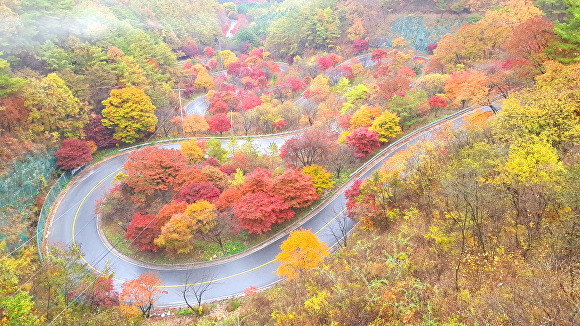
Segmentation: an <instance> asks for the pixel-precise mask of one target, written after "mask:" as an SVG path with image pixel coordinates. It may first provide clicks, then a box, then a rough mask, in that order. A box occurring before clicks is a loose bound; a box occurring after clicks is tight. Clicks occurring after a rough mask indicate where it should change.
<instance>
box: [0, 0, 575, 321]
mask: <svg viewBox="0 0 580 326" xmlns="http://www.w3.org/2000/svg"><path fill="white" fill-rule="evenodd" d="M195 99H197V100H196V102H197V104H195V105H191V106H188V105H187V104H188V103H190V102H192V101H193V100H195ZM470 106H474V107H477V106H489V107H490V109H491V110H489V109H488V110H482V111H475V113H473V114H471V115H469V116H468V117H467V118H466V121H467V122H468V124H467V125H466V126H465V127H464V128H462V129H460V130H454V129H452V128H451V126H449V127H443V128H441V129H440V130H439V132H438V133H437V134H434V135H433V136H432V137H431V138H430V140H429V141H425V142H421V143H420V144H417V145H413V146H409V147H408V148H407V149H406V150H404V151H403V152H401V153H398V154H397V155H395V156H394V157H392V158H390V159H389V160H388V162H387V163H385V164H384V166H383V167H382V168H380V169H379V171H377V172H375V173H374V174H373V176H372V177H371V178H369V179H366V180H357V181H356V182H355V183H354V185H353V186H352V187H351V188H350V189H349V190H348V191H347V193H346V196H347V199H348V202H347V207H346V211H347V212H348V214H347V215H348V218H350V219H352V220H354V221H356V222H358V225H357V227H356V228H355V229H354V231H353V232H352V234H351V236H350V237H349V238H348V239H347V240H346V241H344V242H342V243H341V244H342V245H341V246H339V247H338V248H334V250H333V252H332V253H331V255H330V256H329V257H326V256H327V255H326V252H327V250H326V249H327V248H326V246H325V245H324V244H323V243H320V242H317V239H316V237H315V236H313V235H312V233H308V232H304V233H300V232H298V233H293V236H291V238H290V239H289V240H288V241H287V242H285V245H283V247H282V254H281V255H280V256H279V258H278V261H280V262H282V263H283V266H284V267H283V268H282V269H281V270H279V274H280V275H281V276H284V277H287V279H286V280H284V281H282V282H280V283H279V284H278V285H277V286H275V287H274V288H271V289H268V290H264V291H257V289H255V288H248V289H247V290H246V291H244V296H243V297H241V298H237V299H233V300H230V301H228V302H226V303H221V304H213V305H211V304H204V305H203V306H201V299H199V301H200V302H199V304H200V305H199V307H197V308H196V307H193V308H192V309H186V310H182V311H181V312H180V314H181V315H182V316H181V317H177V316H174V317H171V318H166V319H164V320H163V319H161V318H160V317H158V316H155V318H147V317H150V316H151V315H152V314H153V312H154V309H153V307H154V304H155V300H156V298H158V297H159V296H161V295H163V291H162V290H160V288H158V287H157V286H159V285H162V284H161V283H159V282H160V281H159V280H158V279H157V278H156V277H155V276H154V275H149V274H143V275H141V277H139V278H137V279H135V280H131V281H126V282H124V283H123V285H122V286H117V287H115V286H114V274H113V273H111V271H95V270H93V269H91V268H89V267H88V266H87V265H85V263H84V262H83V261H82V260H81V259H79V258H80V257H81V256H82V250H83V248H78V247H76V246H72V247H71V246H69V245H70V244H50V245H56V246H55V247H53V248H51V250H50V251H49V252H45V257H44V260H42V261H41V260H40V259H39V258H38V257H37V254H36V252H37V250H38V248H36V247H35V245H36V238H37V237H38V238H39V239H40V240H42V235H43V229H42V228H40V229H38V230H37V228H36V226H37V223H38V221H39V220H38V215H39V211H40V209H41V207H42V205H43V203H44V200H45V196H46V194H47V192H48V190H49V189H50V187H51V186H52V185H53V183H54V181H55V180H56V178H57V177H58V176H60V175H61V174H63V173H65V171H68V172H67V173H71V171H75V172H76V171H77V169H79V168H81V167H83V166H90V165H91V164H94V163H96V162H97V161H99V160H102V159H103V158H105V157H107V156H111V155H115V154H117V153H118V149H122V148H126V147H129V146H133V145H137V144H143V143H147V142H151V141H157V140H166V139H173V138H182V137H184V138H188V140H186V141H182V142H181V143H180V149H179V150H176V149H161V148H157V147H144V148H143V149H140V150H136V151H133V152H132V153H131V154H130V155H129V158H128V160H127V162H126V163H125V165H124V166H123V168H124V172H122V173H119V174H118V175H117V176H116V177H115V180H116V181H115V182H116V183H115V186H114V187H113V188H112V189H111V190H110V192H109V194H108V195H107V196H106V197H105V198H103V199H102V200H101V201H99V203H98V207H97V211H98V213H99V214H100V215H101V216H102V223H103V224H102V226H103V228H104V232H105V233H106V236H107V237H108V238H109V241H110V242H111V243H115V246H117V249H118V250H120V251H122V252H123V253H124V254H127V255H130V256H132V257H133V258H136V259H142V260H146V261H150V262H161V263H176V262H177V263H182V262H195V261H200V260H209V259H216V258H222V257H225V256H228V255H232V254H236V253H239V252H240V251H243V250H246V249H248V248H251V247H252V246H254V245H256V244H258V243H260V242H262V241H264V240H265V239H268V238H270V237H272V236H273V235H275V234H276V233H277V232H279V231H280V230H282V229H283V228H285V227H287V226H288V225H290V224H291V223H293V222H294V221H296V220H298V219H300V218H302V217H303V216H306V214H308V212H310V210H312V208H313V207H315V205H317V204H318V203H320V202H321V201H322V200H324V199H325V198H328V197H329V196H331V195H332V194H333V192H334V191H336V190H337V189H338V188H339V187H340V186H341V185H343V184H344V183H346V182H348V180H349V175H350V173H351V172H353V171H355V170H356V169H357V167H359V166H360V165H361V164H363V163H364V162H366V161H367V160H368V159H369V158H371V157H372V156H373V155H374V154H375V153H377V152H378V151H379V150H381V149H383V148H385V147H386V146H388V145H389V144H390V143H391V142H392V141H393V140H395V139H397V138H398V137H400V136H402V135H404V134H406V133H408V132H411V131H413V130H415V129H417V128H419V127H420V126H422V125H425V124H427V123H429V122H432V121H435V120H436V119H438V118H440V117H442V116H445V115H447V114H450V113H453V112H456V111H458V110H461V109H463V108H466V107H470ZM500 108H501V110H500ZM496 113H497V114H496ZM579 120H580V4H579V3H577V1H575V0H537V1H531V0H507V1H501V0H411V1H405V0H284V1H282V0H280V1H263V0H262V1H253V0H248V1H237V2H235V3H234V2H225V1H216V0H211V1H210V0H188V1H172V0H151V1H145V0H6V1H2V0H0V255H1V256H0V260H1V264H0V325H45V324H50V325H114V324H116V325H129V324H132V325H140V324H143V325H166V324H169V325H173V324H175V325H182V324H192V325H197V324H200V325H239V324H244V325H405V324H410V325H423V324H424V325H577V324H579V323H580V308H579V307H580V297H579V296H578V281H579V280H578V272H579V270H578V266H579V264H580V260H579V257H580V256H579V254H580V252H579V250H580V249H579V248H580V247H579V243H578V239H580V237H579V234H578V227H579V225H578V217H579V216H580V198H579V197H578V194H579V193H580V174H579V173H580V166H579V164H580V152H579V150H578V148H579V147H578V145H579V140H580V121H579ZM298 129H305V131H304V132H302V133H300V134H297V135H295V136H294V137H291V138H289V140H287V141H286V142H285V143H284V144H283V145H282V146H281V147H280V148H278V147H277V146H275V145H274V146H270V148H268V149H267V150H259V149H258V147H257V145H256V144H255V143H254V142H253V141H251V140H250V139H249V138H248V139H243V140H235V139H234V138H231V139H230V142H229V144H228V145H227V146H223V145H222V143H221V142H220V141H219V140H217V139H216V137H220V136H222V137H223V136H227V137H230V136H244V137H245V136H248V135H264V134H272V133H278V132H287V131H293V130H298ZM212 137H214V138H212ZM59 191H60V190H59ZM47 209H48V208H47ZM43 223H44V221H43V222H42V223H41V225H43ZM293 237H296V238H295V239H293ZM301 245H302V246H303V247H300V246H301ZM307 249H309V250H307ZM300 251H302V254H304V255H308V258H303V259H304V260H303V261H301V260H294V259H296V257H295V255H292V254H289V255H286V256H285V255H284V253H288V252H300ZM323 257H325V259H324V260H323V259H322V258H323ZM144 297H147V298H145V299H143V298H144ZM200 298H201V295H200ZM188 305H189V303H188ZM175 308H176V309H177V308H178V307H175ZM179 308H182V307H179ZM190 308H191V307H190ZM173 311H174V312H175V311H176V310H173ZM173 314H174V313H173ZM160 319H161V320H160Z"/></svg>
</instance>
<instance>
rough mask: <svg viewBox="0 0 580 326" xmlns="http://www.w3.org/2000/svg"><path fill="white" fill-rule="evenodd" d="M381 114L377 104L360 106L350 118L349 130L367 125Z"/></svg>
mask: <svg viewBox="0 0 580 326" xmlns="http://www.w3.org/2000/svg"><path fill="white" fill-rule="evenodd" d="M381 114H382V110H381V108H380V107H378V106H368V105H363V106H361V107H360V108H359V109H358V110H356V112H355V113H354V114H353V115H352V117H351V118H350V128H349V129H350V130H354V129H358V128H366V127H369V126H370V125H371V124H372V123H373V120H374V119H375V118H377V117H378V116H380V115H381Z"/></svg>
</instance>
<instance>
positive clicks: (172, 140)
mask: <svg viewBox="0 0 580 326" xmlns="http://www.w3.org/2000/svg"><path fill="white" fill-rule="evenodd" d="M310 128H311V127H307V128H302V129H296V130H291V131H284V132H280V133H276V134H267V135H249V136H229V137H227V136H219V137H207V136H204V137H182V138H172V139H165V140H156V141H152V142H148V143H145V144H139V145H135V146H131V147H127V148H122V149H119V152H125V151H128V150H133V149H136V148H141V147H144V146H149V145H157V144H164V143H175V142H178V141H184V140H189V139H219V140H228V139H231V138H232V137H233V138H234V139H236V140H240V139H242V140H243V139H248V138H250V139H253V138H272V137H277V136H284V135H290V134H294V133H299V132H301V131H304V130H307V129H310Z"/></svg>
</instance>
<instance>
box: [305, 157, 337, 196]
mask: <svg viewBox="0 0 580 326" xmlns="http://www.w3.org/2000/svg"><path fill="white" fill-rule="evenodd" d="M301 172H302V173H304V174H306V175H309V176H310V177H311V178H312V184H313V185H314V188H316V192H317V193H319V194H320V193H322V192H324V190H326V189H332V187H334V181H332V173H330V172H328V171H326V169H325V168H323V167H322V166H320V165H317V164H311V165H307V166H305V167H303V168H302V170H301Z"/></svg>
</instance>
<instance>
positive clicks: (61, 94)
mask: <svg viewBox="0 0 580 326" xmlns="http://www.w3.org/2000/svg"><path fill="white" fill-rule="evenodd" d="M23 92H24V97H25V98H26V101H25V102H24V104H25V105H26V107H27V108H28V109H29V110H30V114H29V116H28V121H29V122H30V130H31V131H32V132H34V133H36V134H42V133H45V132H51V133H56V134H58V135H60V136H61V137H63V138H83V137H84V132H83V127H84V126H85V124H87V122H88V121H89V117H88V114H87V112H86V110H84V109H83V107H82V105H81V102H80V101H79V100H78V99H77V98H76V97H75V96H74V94H73V92H72V91H71V90H70V89H69V88H68V87H67V86H66V84H65V82H64V80H62V79H61V78H60V77H59V76H58V75H56V74H54V73H53V74H48V76H46V77H45V78H43V79H42V80H40V81H39V80H36V79H30V80H29V82H28V83H27V84H26V86H25V87H24V89H23Z"/></svg>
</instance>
